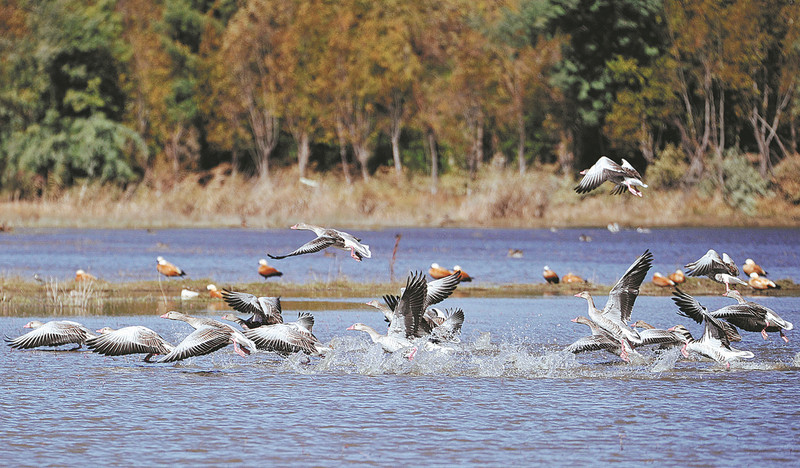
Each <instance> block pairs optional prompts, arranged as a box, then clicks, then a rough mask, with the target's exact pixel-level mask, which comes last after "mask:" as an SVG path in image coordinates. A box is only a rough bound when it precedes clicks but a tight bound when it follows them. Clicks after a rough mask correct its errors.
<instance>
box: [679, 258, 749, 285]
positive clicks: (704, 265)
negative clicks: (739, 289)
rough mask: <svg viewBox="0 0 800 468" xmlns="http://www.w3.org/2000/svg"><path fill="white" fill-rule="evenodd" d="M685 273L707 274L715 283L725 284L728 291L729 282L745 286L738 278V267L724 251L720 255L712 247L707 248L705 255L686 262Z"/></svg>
mask: <svg viewBox="0 0 800 468" xmlns="http://www.w3.org/2000/svg"><path fill="white" fill-rule="evenodd" d="M684 268H686V274H687V275H689V276H708V277H709V278H711V279H712V280H714V281H716V282H717V283H724V284H725V291H730V289H731V287H730V283H731V282H733V283H739V284H742V285H744V286H747V283H745V282H744V281H742V280H740V279H739V278H738V276H739V268H738V267H737V266H736V264H735V263H734V262H733V260H731V257H729V256H728V254H726V253H724V252H723V253H722V257H720V256H719V254H718V253H717V252H716V250H714V249H709V250H708V252H706V254H705V255H703V256H702V257H700V258H699V259H697V260H695V261H694V262H692V263H688V264H686V266H684Z"/></svg>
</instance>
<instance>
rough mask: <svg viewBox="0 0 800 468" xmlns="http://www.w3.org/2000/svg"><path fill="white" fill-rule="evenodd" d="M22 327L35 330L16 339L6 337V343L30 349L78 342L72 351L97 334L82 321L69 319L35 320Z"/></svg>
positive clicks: (18, 347)
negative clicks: (81, 322)
mask: <svg viewBox="0 0 800 468" xmlns="http://www.w3.org/2000/svg"><path fill="white" fill-rule="evenodd" d="M22 328H32V329H33V330H31V331H29V332H28V333H26V334H24V335H22V336H19V337H17V338H14V339H11V338H8V337H5V341H6V343H8V345H9V346H11V347H12V348H15V349H29V348H38V347H40V346H61V345H65V344H70V343H75V344H77V345H78V346H77V347H75V348H72V349H71V350H70V351H72V350H76V349H79V348H80V347H81V345H83V344H84V343H86V340H87V339H89V338H92V337H94V336H95V335H94V334H93V333H92V332H91V330H89V329H88V328H86V327H84V326H83V325H81V324H80V323H77V322H71V321H69V320H54V321H51V322H47V323H42V322H40V321H38V320H33V321H31V322H28V323H26V324H25V325H23V326H22Z"/></svg>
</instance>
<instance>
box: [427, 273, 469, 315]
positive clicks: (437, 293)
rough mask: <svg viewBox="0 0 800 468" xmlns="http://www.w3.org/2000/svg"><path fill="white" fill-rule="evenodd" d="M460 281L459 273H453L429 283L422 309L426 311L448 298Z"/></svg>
mask: <svg viewBox="0 0 800 468" xmlns="http://www.w3.org/2000/svg"><path fill="white" fill-rule="evenodd" d="M460 281H461V273H460V272H458V271H455V272H453V274H452V275H449V276H445V277H444V278H439V279H437V280H433V281H431V282H429V283H428V292H427V295H426V296H425V305H424V308H425V309H427V308H428V307H429V306H432V305H434V304H438V303H440V302H442V301H443V300H445V299H447V298H448V297H450V295H451V294H453V291H455V290H456V287H457V286H458V283H459V282H460Z"/></svg>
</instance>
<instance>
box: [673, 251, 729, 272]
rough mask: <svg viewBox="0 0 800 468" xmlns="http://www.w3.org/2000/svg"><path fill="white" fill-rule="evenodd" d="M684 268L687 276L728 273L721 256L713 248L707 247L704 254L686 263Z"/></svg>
mask: <svg viewBox="0 0 800 468" xmlns="http://www.w3.org/2000/svg"><path fill="white" fill-rule="evenodd" d="M684 268H685V269H686V274H687V275H689V276H704V275H706V276H707V275H714V274H717V273H728V271H729V270H728V267H727V266H726V265H725V263H723V261H722V257H720V256H719V254H718V253H717V251H716V250H714V249H709V250H708V252H706V254H705V255H703V256H702V257H700V258H699V259H697V260H695V261H694V262H692V263H687V264H686V265H685V266H684Z"/></svg>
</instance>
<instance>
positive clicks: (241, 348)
mask: <svg viewBox="0 0 800 468" xmlns="http://www.w3.org/2000/svg"><path fill="white" fill-rule="evenodd" d="M161 318H165V319H171V320H180V321H182V322H186V323H188V324H189V325H191V326H192V327H194V329H195V330H194V331H193V332H192V333H190V334H189V336H187V337H186V338H184V339H183V341H181V342H180V343H178V346H176V347H175V348H174V349H173V350H172V351H170V352H169V353H168V354H167V355H166V356H164V357H162V358H161V359H159V360H158V362H174V361H180V360H182V359H187V358H190V357H193V356H203V355H205V354H209V353H213V352H214V351H217V350H219V349H222V348H224V347H226V346H228V345H230V344H232V345H233V349H234V351H236V353H237V354H238V355H240V356H242V357H245V356H247V355H249V354H250V353H251V352H253V351H255V350H256V349H257V348H256V345H255V343H253V342H252V341H251V340H250V339H249V338H247V337H246V336H244V335H243V334H242V332H240V331H238V330H236V329H235V328H233V327H232V326H230V325H227V324H224V323H222V322H218V321H216V320H213V319H209V318H204V317H193V316H191V315H186V314H183V313H180V312H176V311H174V310H171V311H169V312H167V313H166V314H164V315H162V316H161Z"/></svg>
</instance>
